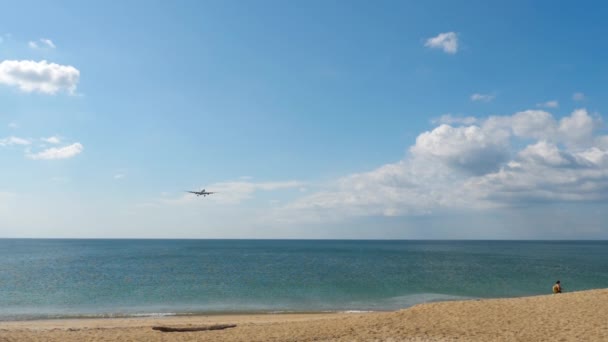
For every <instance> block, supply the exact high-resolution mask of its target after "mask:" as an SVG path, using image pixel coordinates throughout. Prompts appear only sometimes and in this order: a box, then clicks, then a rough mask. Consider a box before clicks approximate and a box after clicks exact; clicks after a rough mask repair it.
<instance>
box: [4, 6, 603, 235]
mask: <svg viewBox="0 0 608 342" xmlns="http://www.w3.org/2000/svg"><path fill="white" fill-rule="evenodd" d="M3 8H4V10H3V11H1V12H0V165H2V173H0V176H1V177H0V236H3V237H175V238H223V237H226V238H490V239H492V238H501V239H502V238H557V239H561V238H564V239H570V238H582V239H597V238H604V239H605V238H608V228H606V227H605V225H603V224H602V222H604V221H605V220H606V219H607V218H608V217H607V214H606V212H608V211H607V210H606V209H608V208H607V205H606V199H607V198H608V133H607V132H606V129H605V123H604V119H603V114H604V113H605V112H606V107H607V105H608V103H607V100H606V96H605V95H606V89H608V88H607V87H606V83H607V81H608V47H607V46H606V43H605V42H604V41H605V37H606V34H607V33H608V26H606V25H605V24H604V18H605V17H606V15H608V9H607V8H606V5H605V4H603V3H602V2H569V3H560V6H556V5H555V4H554V2H550V1H544V2H543V1H535V2H529V1H504V2H493V3H491V4H489V3H487V2H482V1H470V2H466V3H456V2H449V1H426V2H421V3H406V2H402V1H394V2H380V3H373V4H372V3H370V2H367V1H360V2H353V1H349V2H346V1H331V2H328V1H307V2H300V3H297V2H285V1H257V2H252V1H241V2H236V1H217V2H211V1H206V2H199V1H180V2H177V3H172V2H151V1H146V2H143V1H141V2H136V1H128V2H125V3H124V4H119V3H107V2H97V3H93V2H91V3H87V4H83V3H82V2H77V1H65V2H56V3H48V2H31V1H20V2H18V3H11V4H5V6H3ZM200 188H206V189H207V190H210V191H218V192H219V193H218V194H216V195H213V196H209V197H206V198H196V197H192V196H190V195H188V194H185V193H184V192H183V191H184V190H192V189H200Z"/></svg>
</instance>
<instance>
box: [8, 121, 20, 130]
mask: <svg viewBox="0 0 608 342" xmlns="http://www.w3.org/2000/svg"><path fill="white" fill-rule="evenodd" d="M8 128H10V129H17V128H19V124H18V123H16V122H15V121H13V122H11V123H9V124H8Z"/></svg>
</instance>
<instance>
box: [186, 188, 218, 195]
mask: <svg viewBox="0 0 608 342" xmlns="http://www.w3.org/2000/svg"><path fill="white" fill-rule="evenodd" d="M186 192H189V193H191V194H195V195H196V196H197V197H198V196H200V195H203V197H205V196H207V195H212V194H215V192H209V191H205V189H203V190H201V191H186Z"/></svg>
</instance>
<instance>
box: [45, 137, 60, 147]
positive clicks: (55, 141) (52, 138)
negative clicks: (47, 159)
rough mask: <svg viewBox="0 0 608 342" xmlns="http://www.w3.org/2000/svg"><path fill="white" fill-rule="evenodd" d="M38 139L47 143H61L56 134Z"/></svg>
mask: <svg viewBox="0 0 608 342" xmlns="http://www.w3.org/2000/svg"><path fill="white" fill-rule="evenodd" d="M40 140H42V141H44V142H46V143H49V144H54V145H56V144H60V143H61V138H60V137H58V136H52V137H48V138H41V139H40Z"/></svg>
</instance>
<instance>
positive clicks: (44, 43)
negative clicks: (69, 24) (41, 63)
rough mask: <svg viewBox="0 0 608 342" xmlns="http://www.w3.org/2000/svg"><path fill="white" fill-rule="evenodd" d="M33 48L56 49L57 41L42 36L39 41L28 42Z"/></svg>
mask: <svg viewBox="0 0 608 342" xmlns="http://www.w3.org/2000/svg"><path fill="white" fill-rule="evenodd" d="M27 45H28V46H29V47H30V48H31V49H40V48H48V49H55V48H56V46H55V43H53V41H52V40H50V39H48V38H40V39H39V40H38V41H30V42H28V44H27Z"/></svg>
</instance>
